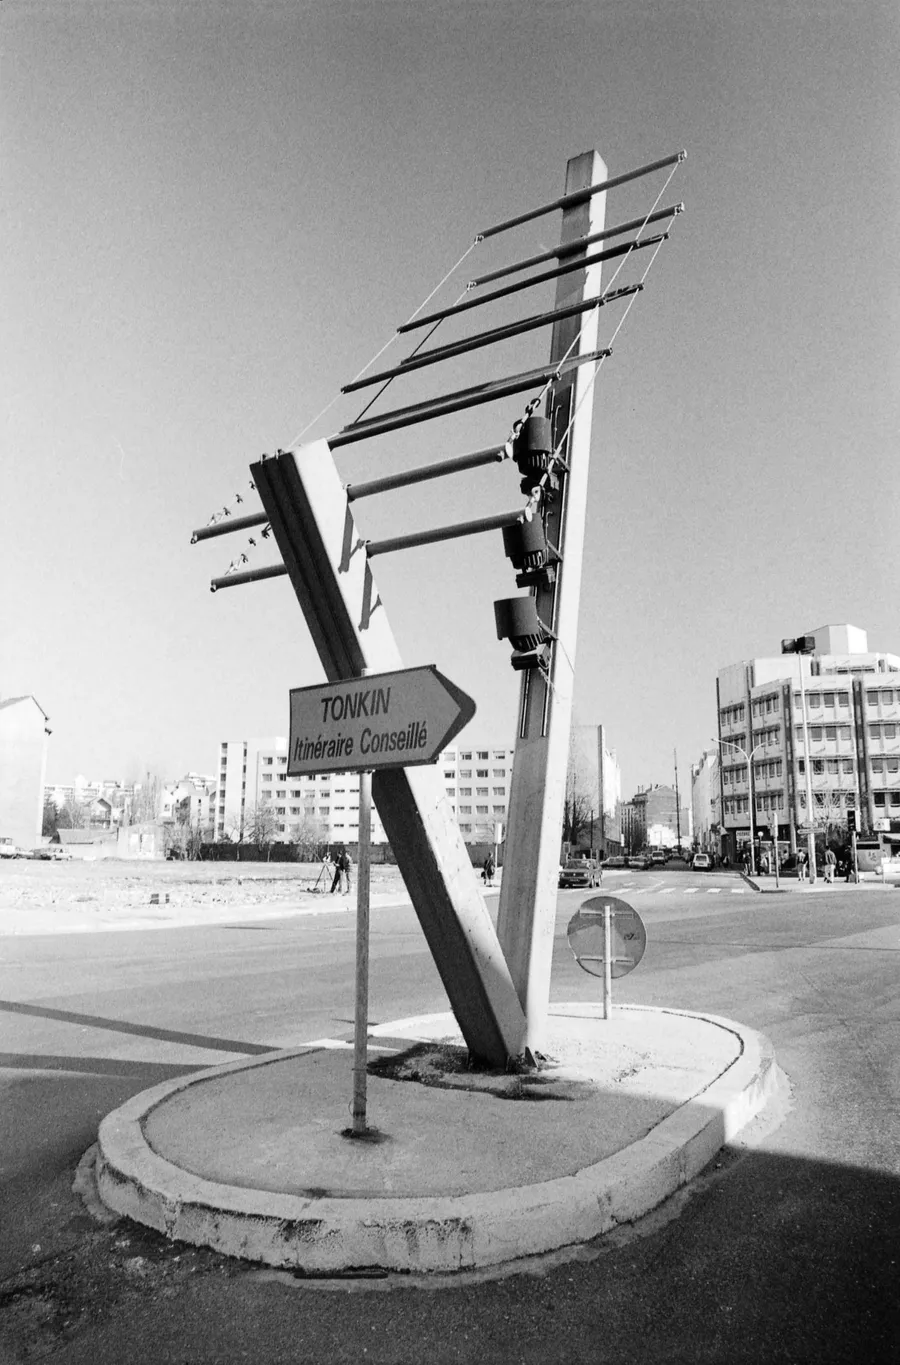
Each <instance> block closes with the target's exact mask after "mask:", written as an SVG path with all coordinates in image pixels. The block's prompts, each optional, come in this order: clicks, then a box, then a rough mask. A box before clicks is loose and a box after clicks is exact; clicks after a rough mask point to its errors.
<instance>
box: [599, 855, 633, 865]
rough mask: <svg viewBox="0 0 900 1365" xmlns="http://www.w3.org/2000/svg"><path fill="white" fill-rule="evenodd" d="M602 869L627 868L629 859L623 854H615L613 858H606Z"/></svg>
mask: <svg viewBox="0 0 900 1365" xmlns="http://www.w3.org/2000/svg"><path fill="white" fill-rule="evenodd" d="M600 866H601V867H627V866H628V859H627V858H626V857H625V855H624V854H623V853H613V854H612V856H611V857H609V858H604V859H603V862H602V863H601V864H600Z"/></svg>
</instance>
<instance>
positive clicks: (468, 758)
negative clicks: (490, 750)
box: [460, 751, 472, 763]
mask: <svg viewBox="0 0 900 1365" xmlns="http://www.w3.org/2000/svg"><path fill="white" fill-rule="evenodd" d="M460 758H461V759H462V761H463V763H471V762H472V754H471V751H470V752H469V753H467V754H462V753H461V754H460Z"/></svg>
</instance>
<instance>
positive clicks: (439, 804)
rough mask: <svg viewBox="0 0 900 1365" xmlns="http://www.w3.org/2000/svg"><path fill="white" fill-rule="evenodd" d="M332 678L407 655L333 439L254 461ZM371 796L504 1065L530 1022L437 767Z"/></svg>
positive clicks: (442, 965) (452, 982)
mask: <svg viewBox="0 0 900 1365" xmlns="http://www.w3.org/2000/svg"><path fill="white" fill-rule="evenodd" d="M251 473H252V476H253V482H254V484H255V486H256V488H257V490H258V492H259V496H260V498H261V500H262V504H263V507H264V508H265V509H266V514H267V516H268V518H269V521H270V522H271V524H272V532H273V534H274V536H275V540H276V541H277V543H278V548H279V550H280V551H281V555H282V558H283V560H284V564H285V567H286V569H287V572H288V575H289V577H290V580H291V584H292V585H293V588H294V592H295V593H296V595H297V599H298V601H299V603H300V606H301V608H302V610H303V614H304V616H305V618H306V622H307V625H308V626H309V629H310V633H311V634H312V638H313V642H314V644H315V646H316V649H317V650H318V653H319V658H320V659H321V661H322V666H323V668H324V670H325V674H326V676H327V678H328V679H329V681H332V682H333V681H336V680H338V679H340V678H357V677H360V676H362V674H363V672H364V671H369V672H371V673H385V672H391V671H393V670H394V669H397V668H400V667H401V666H402V665H401V661H400V653H399V650H398V648H397V644H396V641H395V639H394V635H393V632H392V630H391V628H390V625H389V623H388V620H387V615H386V613H385V610H384V607H383V605H382V603H381V599H380V598H379V596H378V592H377V589H376V587H375V581H374V578H373V576H372V570H371V566H370V563H369V557H368V554H367V553H366V549H365V545H364V542H363V540H362V538H361V537H360V535H359V533H358V531H357V529H356V525H355V523H354V520H353V516H352V513H351V510H350V502H349V500H348V498H347V492H346V489H345V488H344V487H343V485H342V484H341V481H340V478H339V477H338V472H337V469H336V467H335V463H334V459H333V457H332V454H331V450H330V449H329V446H328V442H327V441H315V442H312V443H311V444H310V445H307V446H302V447H301V448H300V449H299V450H297V451H293V452H291V451H289V452H287V453H286V454H284V455H279V456H277V457H276V458H275V459H271V460H265V461H262V462H260V463H258V464H255V465H253V466H251ZM372 796H373V799H374V801H375V805H376V806H377V808H378V813H379V815H380V816H381V821H382V824H383V825H384V828H385V831H386V833H387V836H388V838H389V839H390V842H391V847H392V848H393V850H394V853H395V855H396V858H397V861H398V863H399V865H400V870H401V872H402V873H403V879H404V881H405V882H406V886H407V889H408V891H409V893H410V896H411V898H412V902H413V906H414V908H415V911H416V914H417V915H418V917H419V922H420V923H421V925H422V929H423V931H424V933H425V937H426V939H427V941H428V946H429V948H430V949H431V953H432V956H433V957H434V960H435V963H436V965H437V969H438V971H439V973H440V976H441V980H442V981H443V983H444V987H445V989H446V991H447V995H448V997H449V1000H450V1004H451V1006H452V1008H453V1012H454V1014H455V1015H456V1019H457V1022H458V1024H459V1026H460V1029H461V1030H462V1033H463V1037H464V1038H465V1040H466V1043H467V1045H468V1047H469V1050H470V1051H471V1052H472V1053H473V1054H474V1055H475V1056H476V1057H478V1058H481V1059H483V1060H485V1061H488V1062H492V1063H494V1064H496V1065H503V1064H504V1063H505V1062H506V1061H507V1060H508V1059H509V1058H511V1057H516V1056H518V1055H519V1053H520V1052H521V1051H522V1049H523V1046H524V1033H525V1018H524V1014H523V1011H522V1007H521V1005H520V1004H519V1000H518V997H517V995H516V991H515V987H514V985H513V982H512V979H511V977H510V973H509V970H508V968H507V965H506V962H505V960H504V957H503V953H502V951H501V948H500V944H499V942H498V940H497V935H496V933H495V931H494V926H493V924H492V923H491V918H490V915H489V914H488V911H487V907H486V906H485V903H484V898H483V896H482V894H481V891H480V889H479V886H478V881H477V879H476V876H475V872H474V870H473V868H472V862H471V859H470V858H469V854H468V851H467V849H466V846H465V844H464V843H463V839H462V835H461V834H460V831H459V826H458V825H457V823H456V818H455V816H454V814H453V810H452V808H451V806H450V803H449V801H448V800H447V795H446V790H445V787H444V782H443V777H442V774H440V773H438V772H436V771H435V769H434V768H430V767H429V768H426V767H422V768H398V769H391V770H387V769H386V770H384V771H381V772H377V773H375V774H374V776H373V780H372Z"/></svg>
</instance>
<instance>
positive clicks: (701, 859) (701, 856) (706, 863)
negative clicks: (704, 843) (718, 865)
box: [691, 853, 712, 872]
mask: <svg viewBox="0 0 900 1365" xmlns="http://www.w3.org/2000/svg"><path fill="white" fill-rule="evenodd" d="M691 867H692V869H693V870H694V872H709V871H711V870H712V858H711V857H710V856H709V854H708V853H695V854H694V856H693V858H692V859H691Z"/></svg>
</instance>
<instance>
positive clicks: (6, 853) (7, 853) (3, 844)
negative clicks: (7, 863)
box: [0, 834, 22, 858]
mask: <svg viewBox="0 0 900 1365" xmlns="http://www.w3.org/2000/svg"><path fill="white" fill-rule="evenodd" d="M21 856H22V850H21V849H20V848H19V847H18V845H17V844H15V843H13V841H12V839H10V838H8V837H7V836H6V835H5V834H4V835H0V858H21Z"/></svg>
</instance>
